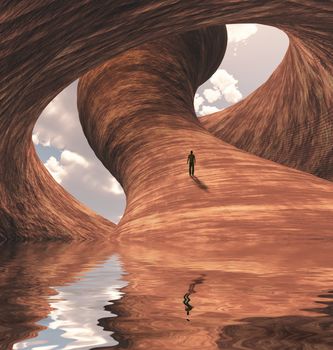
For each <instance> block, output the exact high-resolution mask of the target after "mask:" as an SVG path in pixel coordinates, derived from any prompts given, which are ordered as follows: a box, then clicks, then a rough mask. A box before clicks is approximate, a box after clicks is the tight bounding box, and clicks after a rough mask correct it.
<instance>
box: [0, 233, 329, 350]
mask: <svg viewBox="0 0 333 350" xmlns="http://www.w3.org/2000/svg"><path fill="white" fill-rule="evenodd" d="M332 251H333V241H330V240H328V239H324V238H322V239H321V238H320V236H318V235H316V236H314V237H312V238H311V237H308V238H307V239H301V238H299V239H294V240H286V239H284V240H283V241H282V240H281V241H279V239H277V237H273V236H272V237H271V238H269V237H265V239H264V240H263V239H259V238H258V237H257V238H250V239H242V240H240V239H228V240H225V241H223V240H222V241H221V242H220V243H219V244H216V242H215V243H210V242H209V241H207V242H201V243H200V244H199V243H198V242H197V243H195V242H194V243H193V245H184V246H182V245H181V244H179V242H178V244H177V243H175V244H173V245H168V246H165V245H163V244H161V243H160V244H157V243H156V244H155V243H152V242H151V241H150V242H142V243H134V242H127V243H123V244H120V245H117V246H116V245H114V244H112V243H105V242H102V243H98V242H95V243H24V244H16V245H8V244H4V245H2V246H0V291H1V292H0V349H1V350H8V349H17V350H18V349H29V350H33V349H34V350H35V349H36V350H37V349H38V350H53V349H65V350H69V349H81V350H83V349H152V350H155V349H159V350H162V349H191V350H195V349H256V350H261V349H279V350H280V349H306V350H309V349H311V350H312V349H321V350H322V349H324V350H326V349H333V259H332Z"/></svg>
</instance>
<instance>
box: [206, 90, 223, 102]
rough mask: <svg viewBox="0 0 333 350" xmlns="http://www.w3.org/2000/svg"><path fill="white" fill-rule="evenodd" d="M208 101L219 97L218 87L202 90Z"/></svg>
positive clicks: (213, 100)
mask: <svg viewBox="0 0 333 350" xmlns="http://www.w3.org/2000/svg"><path fill="white" fill-rule="evenodd" d="M203 94H204V96H205V97H206V99H207V101H208V102H209V103H213V102H215V101H217V100H219V99H220V98H221V91H220V90H218V89H216V88H215V89H205V90H204V92H203Z"/></svg>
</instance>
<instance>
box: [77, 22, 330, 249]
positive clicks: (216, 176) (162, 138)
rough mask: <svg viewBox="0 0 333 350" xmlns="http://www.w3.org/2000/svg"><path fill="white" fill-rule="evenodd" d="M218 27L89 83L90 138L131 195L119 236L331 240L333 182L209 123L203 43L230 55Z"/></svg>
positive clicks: (167, 42)
mask: <svg viewBox="0 0 333 350" xmlns="http://www.w3.org/2000/svg"><path fill="white" fill-rule="evenodd" d="M215 30H216V28H211V29H208V30H206V31H197V32H188V33H186V34H183V35H181V36H180V35H178V36H174V37H167V38H162V39H159V40H156V41H151V42H149V43H146V44H144V45H142V46H138V47H137V48H135V49H131V50H128V51H126V52H125V53H122V54H120V55H118V56H117V57H115V58H113V59H111V60H110V61H109V62H107V63H105V64H104V65H102V66H100V67H98V68H97V69H95V70H92V71H90V72H89V73H88V74H86V75H85V76H84V77H83V78H81V80H80V83H79V88H78V106H79V112H80V120H81V124H82V126H83V130H84V132H85V135H86V137H87V139H88V141H89V143H90V145H91V147H92V148H93V149H94V150H95V152H96V155H97V156H98V157H99V158H100V159H101V160H102V162H103V164H104V165H105V166H106V167H107V168H108V169H109V170H110V172H111V173H112V174H113V175H115V176H116V177H117V179H118V181H119V182H120V183H121V184H122V186H123V188H124V190H125V193H126V196H127V208H126V212H125V215H124V217H123V219H122V221H121V222H120V225H119V226H118V229H117V232H118V233H120V234H121V235H122V237H126V236H128V237H130V239H131V240H133V239H144V238H145V237H147V236H149V235H150V234H152V235H153V236H154V239H156V240H158V239H163V242H164V243H165V242H166V240H167V239H169V243H170V241H172V240H177V241H178V242H180V241H181V242H182V244H191V242H193V237H194V236H195V240H197V241H201V240H205V239H213V240H216V241H219V239H222V240H223V239H225V237H226V236H228V235H229V234H231V235H233V234H237V235H239V234H241V235H247V234H254V233H255V234H257V233H262V234H267V233H271V231H272V230H274V232H275V233H276V234H278V235H279V237H282V236H284V235H285V234H287V235H291V234H312V233H313V232H315V231H316V230H320V231H321V233H326V234H331V232H332V228H333V219H332V215H331V214H332V210H333V192H332V190H333V185H332V184H331V183H329V182H327V181H324V180H322V179H319V178H316V177H314V176H312V175H309V174H306V173H302V172H300V171H295V170H293V169H290V168H287V167H284V166H281V165H279V164H276V163H273V162H270V161H267V160H265V159H260V158H258V157H255V156H253V155H251V154H248V153H245V152H243V151H240V150H238V149H236V148H235V147H233V146H231V145H228V144H226V143H225V142H222V141H220V140H218V139H217V138H216V137H214V136H212V135H211V134H210V133H208V132H207V130H205V129H204V128H203V127H201V126H200V123H199V122H198V119H197V118H196V116H195V113H194V110H193V103H192V102H193V96H194V92H195V90H196V88H197V87H198V85H199V84H200V81H201V80H202V77H203V76H207V75H208V76H209V75H210V74H211V73H212V68H213V67H214V66H213V65H207V66H205V65H204V62H205V61H207V58H205V57H204V56H203V55H202V54H198V52H197V51H198V50H197V49H193V43H195V44H196V45H199V47H200V46H201V47H205V46H206V45H207V44H206V42H209V43H211V42H212V38H215V40H216V41H217V42H216V43H215V44H214V45H211V47H208V46H207V47H205V49H204V50H203V51H202V52H203V53H204V54H205V55H207V57H209V58H210V59H211V60H212V59H213V58H214V57H216V56H218V57H220V56H221V53H222V52H223V50H222V51H221V50H218V49H217V48H221V47H223V40H224V36H223V33H224V31H223V27H221V29H220V31H221V32H220V36H219V35H218V34H217V33H214V32H213V31H215ZM194 37H195V38H196V39H195V40H194V39H193V38H194ZM219 37H220V39H219ZM219 40H220V43H219ZM187 43H192V45H187ZM191 67H193V68H192V69H191ZM205 70H206V73H203V71H205ZM194 72H196V73H197V74H198V77H197V78H196V79H195V78H194V76H193V74H194ZM191 149H193V150H194V151H195V154H196V156H197V173H196V174H197V176H198V177H197V178H193V179H192V178H190V177H189V175H188V170H187V165H186V159H187V155H188V153H189V151H190V150H191ZM166 237H167V238H166ZM221 237H222V238H221ZM185 242H187V243H185Z"/></svg>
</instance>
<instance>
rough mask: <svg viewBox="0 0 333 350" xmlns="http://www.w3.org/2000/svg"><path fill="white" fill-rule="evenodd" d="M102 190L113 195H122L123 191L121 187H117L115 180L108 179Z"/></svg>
mask: <svg viewBox="0 0 333 350" xmlns="http://www.w3.org/2000/svg"><path fill="white" fill-rule="evenodd" d="M102 188H103V190H105V191H107V192H111V193H114V194H122V193H124V191H123V189H122V188H121V186H120V185H119V183H118V181H117V180H116V179H115V178H111V179H109V181H108V184H107V185H105V186H103V187H102ZM121 216H122V215H121Z"/></svg>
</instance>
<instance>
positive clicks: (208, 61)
mask: <svg viewBox="0 0 333 350" xmlns="http://www.w3.org/2000/svg"><path fill="white" fill-rule="evenodd" d="M332 13H333V6H332V3H331V2H330V1H325V2H324V1H320V2H318V1H314V0H306V1H300V0H299V1H289V2H287V3H285V2H280V1H270V2H267V1H257V2H255V3H254V2H253V3H249V2H244V1H231V0H230V1H229V0H228V1H222V0H207V1H205V2H202V1H199V0H194V1H191V2H179V1H173V0H171V1H163V2H162V1H161V2H156V1H146V2H144V3H142V2H133V1H131V2H128V3H124V1H122V0H116V1H112V3H111V4H110V2H109V1H106V0H102V1H98V2H96V1H91V0H84V1H81V2H80V3H75V2H57V1H53V0H47V1H41V0H23V1H20V2H16V1H1V3H0V28H1V29H0V31H1V37H0V47H1V51H0V72H1V80H2V84H1V88H0V169H1V170H0V196H1V206H0V237H1V239H16V240H17V239H56V238H57V239H59V238H61V239H73V238H80V239H83V238H84V239H87V238H96V237H101V238H104V239H105V238H109V237H114V236H115V235H117V234H121V236H122V237H123V236H126V235H128V236H131V237H133V238H134V237H135V236H137V237H138V238H140V237H144V236H145V235H147V234H149V232H151V233H154V235H155V234H156V233H158V232H160V231H161V228H163V229H165V230H166V232H167V233H168V236H169V237H172V236H174V235H176V236H177V235H179V236H182V237H188V235H192V236H193V233H194V232H195V233H196V235H198V236H200V237H206V236H207V235H208V236H210V234H212V236H216V234H217V233H219V234H220V233H226V232H231V231H232V232H233V233H234V234H248V233H251V232H253V231H255V232H260V233H265V232H267V231H270V230H271V228H272V227H274V229H276V230H277V233H278V234H285V233H287V232H289V233H297V234H306V233H307V232H313V231H315V230H321V231H322V232H323V233H327V234H330V233H331V232H332V228H333V219H332V210H333V204H332V203H333V200H332V199H333V194H332V193H333V191H332V189H333V186H332V184H331V183H330V182H328V181H324V180H321V179H319V178H317V177H314V176H312V175H308V174H305V173H303V172H300V171H297V170H291V169H290V168H287V167H284V166H281V165H277V164H275V163H273V162H270V161H268V160H264V159H261V158H257V157H256V156H253V155H250V154H248V153H245V152H243V151H240V150H239V149H237V148H235V147H233V146H231V145H229V144H227V143H226V142H225V141H227V142H230V143H234V144H236V145H237V146H238V147H243V148H244V149H246V150H249V151H251V152H253V153H256V154H259V155H261V156H263V157H266V158H269V159H273V160H275V161H279V162H281V163H283V164H286V165H290V166H294V167H296V168H298V169H301V170H305V171H308V172H311V173H313V174H316V175H319V176H322V177H325V178H330V174H331V173H330V172H331V162H332V160H331V159H332V157H331V147H332V146H331V145H332V142H331V138H330V135H331V134H330V132H331V131H330V130H331V111H332V108H331V100H332V74H331V73H332V66H331V64H332V62H331V56H332V43H331V37H332V28H333V23H332V18H333V16H332ZM246 22H247V23H248V22H252V23H253V22H255V23H262V24H267V25H272V26H276V27H278V28H280V29H282V30H284V31H285V32H286V33H287V34H288V35H289V37H290V43H291V45H290V48H289V51H288V54H287V56H286V59H285V60H284V62H283V63H282V64H281V65H280V67H279V68H278V69H277V70H276V72H274V73H273V75H272V77H271V79H270V80H269V81H268V82H267V83H266V84H265V85H264V86H263V87H262V88H260V89H259V90H258V91H257V92H255V93H254V94H253V95H252V96H250V97H249V98H248V99H246V100H245V101H243V102H242V103H241V104H239V105H236V106H234V107H232V108H231V109H230V111H229V110H227V111H225V112H224V113H223V114H222V117H221V118H222V119H223V120H225V121H226V122H223V123H222V122H221V123H220V119H221V118H220V115H218V116H217V117H216V116H212V119H208V117H207V123H206V125H205V127H207V128H208V130H209V131H207V130H206V129H205V128H204V127H202V126H201V124H200V123H199V121H198V120H197V119H196V118H195V115H194V111H193V94H194V92H195V89H196V88H197V86H198V84H200V83H201V82H203V80H204V79H207V78H208V77H209V75H210V74H212V73H213V71H214V68H216V67H217V65H218V63H219V61H220V59H221V58H222V56H223V45H224V44H225V43H224V41H223V40H225V39H223V40H222V38H224V34H223V33H224V29H223V25H224V24H227V23H228V24H229V23H246ZM211 26H217V27H218V26H220V33H217V34H216V37H214V36H213V37H210V36H209V35H208V34H207V33H209V31H211V30H213V29H208V27H211ZM189 31H193V32H192V34H191V33H187V34H181V33H185V32H189ZM191 35H194V36H196V37H197V39H196V40H197V41H196V44H195V45H194V46H193V48H195V50H192V49H191V47H190V46H189V47H188V48H186V47H185V48H184V47H183V46H179V41H178V39H177V38H179V37H180V36H183V38H185V39H184V40H185V41H186V40H191V38H190V36H191ZM186 38H187V39H186ZM219 40H220V41H219ZM145 43H146V44H145ZM213 43H214V44H215V43H216V44H215V46H214V47H212V44H213ZM217 43H219V45H217ZM142 45H143V46H142ZM165 45H166V46H165ZM178 51H179V52H178ZM163 53H165V57H163ZM208 53H209V55H208ZM178 54H179V55H178ZM168 57H172V61H170V62H166V61H165V60H166V59H168ZM121 58H122V59H121ZM109 59H111V60H110V61H108V60H109ZM131 59H132V61H133V62H132V63H133V64H131V62H130V61H129V60H131ZM160 59H163V60H164V65H163V66H158V60H160ZM122 60H123V61H122ZM140 60H143V63H144V65H145V66H146V69H145V68H144V67H141V68H140V67H138V66H139V61H140ZM153 63H154V65H157V66H156V72H155V73H154V74H151V72H150V71H151V69H150V68H152V67H151V66H150V65H151V64H153ZM100 64H103V66H101V67H99V68H96V67H98V66H99V65H100ZM113 67H117V69H119V70H120V72H121V73H122V74H123V76H119V77H117V75H116V73H115V76H114V78H115V81H116V82H115V81H114V80H112V79H108V76H109V75H111V73H112V69H113ZM93 68H96V70H93ZM148 68H149V69H148ZM89 71H90V72H89ZM87 72H89V74H88V75H87V76H85V77H84V78H83V80H82V81H81V85H80V95H81V96H80V101H79V107H80V112H81V122H82V124H83V127H84V130H85V132H86V135H87V138H88V140H89V142H90V144H91V145H92V147H93V149H94V151H95V152H96V154H97V155H98V156H99V157H100V159H101V160H102V161H103V163H104V165H105V166H106V167H107V168H109V169H110V170H111V171H112V172H113V173H114V175H115V176H116V177H117V178H118V180H119V181H120V182H121V184H122V185H123V187H124V189H125V192H126V195H127V208H126V212H125V215H124V217H123V220H122V221H121V223H120V225H119V228H117V230H115V225H114V224H112V223H110V222H108V221H107V220H105V219H103V218H101V217H100V216H98V215H96V214H95V213H93V212H92V211H91V210H89V209H87V208H85V207H84V206H82V205H81V204H80V203H79V202H77V201H76V200H75V199H74V198H73V197H72V196H70V195H69V194H68V193H67V192H66V191H64V190H63V189H62V187H61V186H59V185H58V184H57V183H56V182H55V181H54V180H53V179H52V178H51V176H50V175H49V174H48V172H47V171H46V169H45V168H44V167H43V165H42V164H41V162H40V160H39V159H38V157H37V155H36V153H35V150H34V146H33V144H32V141H31V134H32V130H33V127H34V124H35V122H36V120H37V118H38V116H39V115H40V113H41V111H42V110H43V109H44V108H45V106H46V105H47V104H48V103H49V102H50V101H51V100H52V98H53V97H54V96H56V95H57V93H59V92H60V91H61V90H62V89H63V88H64V87H65V86H67V85H68V84H69V83H70V82H72V81H73V80H75V79H77V78H79V77H80V76H82V75H84V74H85V73H87ZM131 73H132V74H131ZM125 76H127V77H128V79H126V80H125ZM131 76H132V78H133V79H132V78H131ZM134 77H136V79H137V80H135V79H134ZM183 78H184V79H185V80H183ZM83 82H84V83H83ZM89 84H93V85H94V87H95V89H94V91H89V89H88V87H87V86H89ZM113 84H115V85H113ZM167 86H170V87H171V90H169V91H168V88H167ZM115 87H116V88H117V91H112V89H113V88H115ZM134 87H135V89H138V90H137V91H135V89H134ZM142 89H146V93H144V92H145V91H143V90H142ZM114 96H117V99H116V100H113V99H112V98H113V97H114ZM83 106H84V108H83ZM224 116H225V117H224ZM259 116H260V118H259ZM97 117H98V118H97ZM222 119H221V120H222ZM236 119H237V121H236ZM258 119H260V121H259V120H258ZM240 120H242V122H243V126H242V125H241V123H240ZM312 121H313V122H314V124H311V123H312ZM238 123H239V125H238ZM318 123H319V124H318ZM311 125H319V126H320V127H318V128H317V127H316V128H317V129H318V130H317V129H316V128H314V127H311ZM129 126H133V128H134V129H131V130H129ZM64 127H65V126H64ZM93 129H94V130H93ZM284 130H288V132H287V131H286V132H285V134H284ZM290 130H294V131H293V132H295V133H296V134H294V135H295V136H294V137H290ZM320 130H323V131H320ZM124 131H125V132H124ZM326 132H327V133H328V134H327V135H326V134H325V133H326ZM246 133H248V136H246V135H247V134H246ZM213 134H216V135H217V136H219V137H222V138H223V139H224V140H225V141H221V140H219V139H218V138H216V137H215V136H214V135H213ZM96 137H97V139H96ZM295 140H297V142H296V144H293V143H292V142H291V141H293V142H294V141H295ZM309 144H311V146H309ZM190 149H193V150H194V152H195V154H196V156H197V170H196V174H197V178H196V179H191V178H189V177H188V175H187V169H186V157H187V154H188V152H189V150H190ZM180 228H181V229H180ZM185 239H186V238H185Z"/></svg>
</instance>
